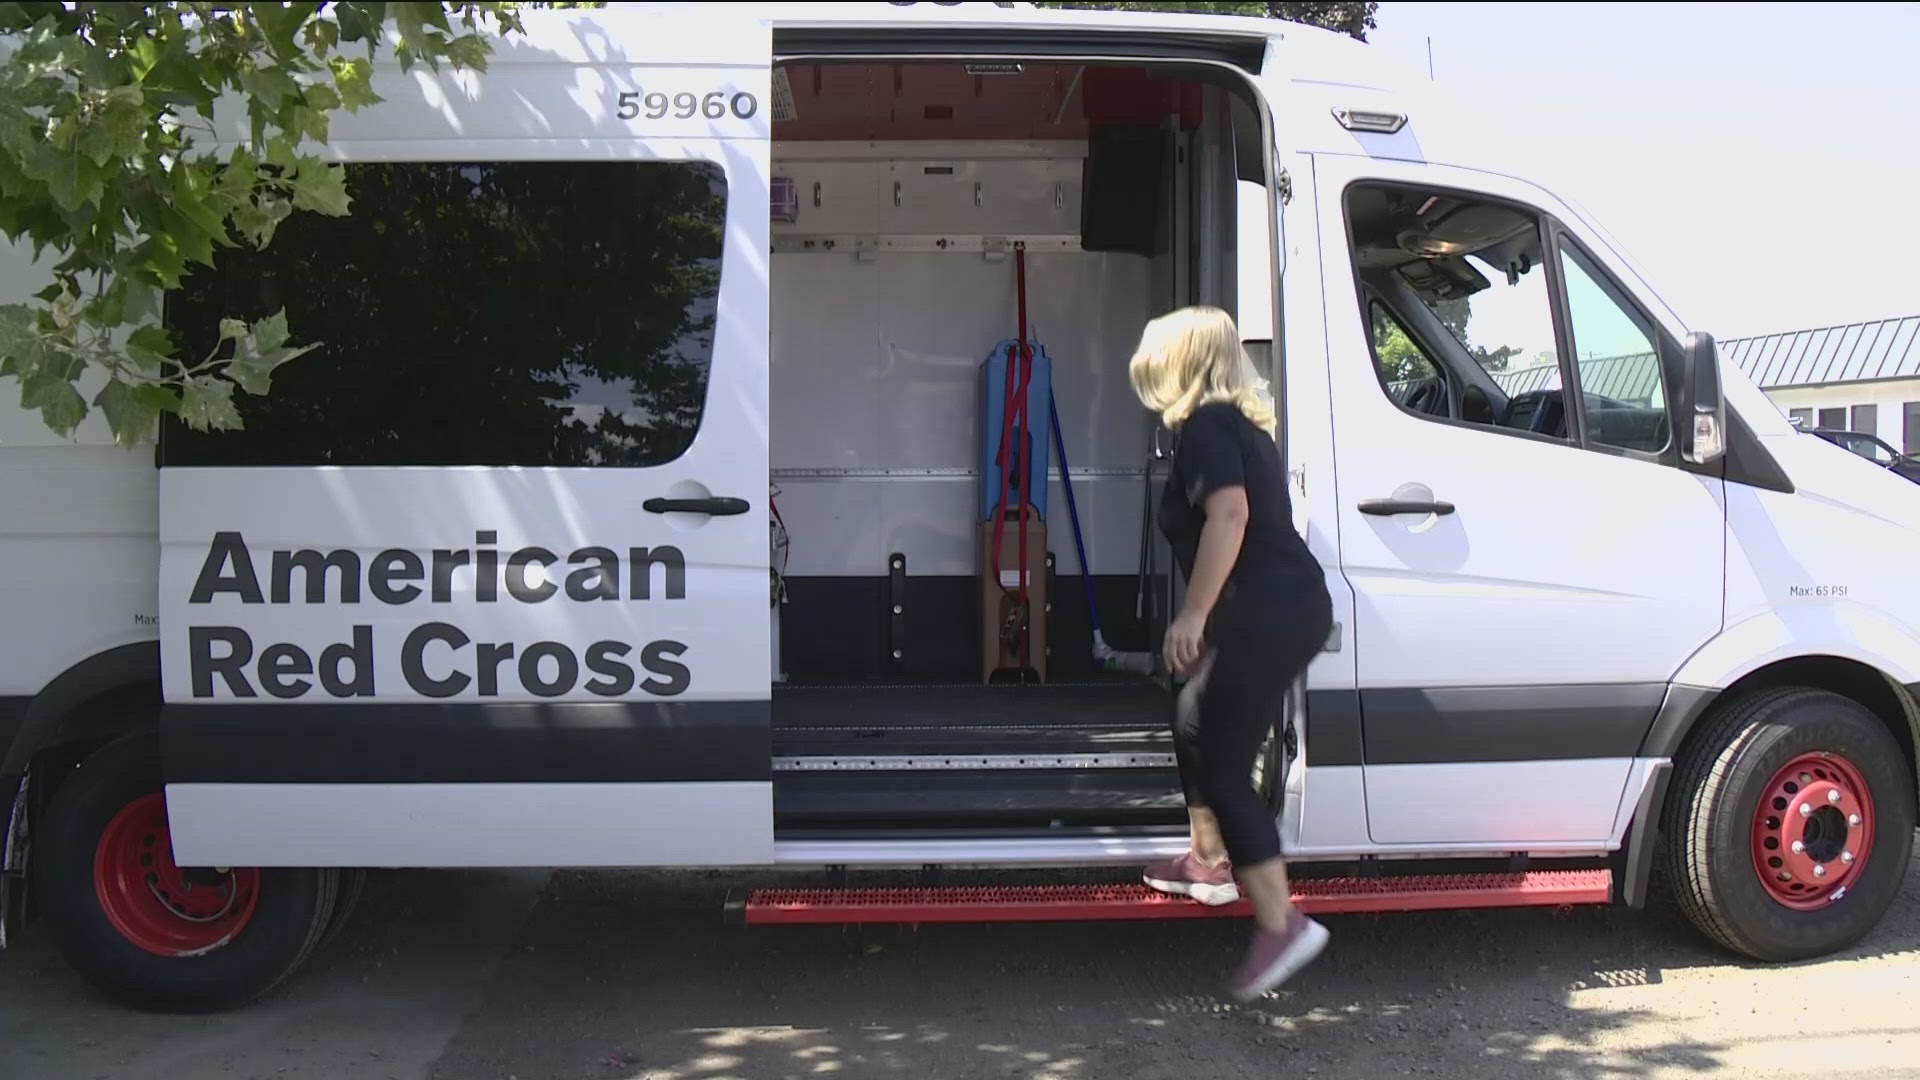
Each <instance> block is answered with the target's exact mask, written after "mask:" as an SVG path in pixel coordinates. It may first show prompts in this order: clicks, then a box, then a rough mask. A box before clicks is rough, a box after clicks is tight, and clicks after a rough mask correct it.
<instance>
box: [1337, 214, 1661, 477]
mask: <svg viewBox="0 0 1920 1080" xmlns="http://www.w3.org/2000/svg"><path fill="white" fill-rule="evenodd" d="M1346 204H1347V221H1348V229H1349V232H1350V239H1351V243H1352V250H1353V259H1354V271H1355V273H1356V275H1357V276H1358V278H1359V282H1360V285H1361V292H1362V294H1363V295H1364V296H1366V297H1367V298H1368V299H1367V300H1366V303H1367V305H1368V307H1367V317H1368V320H1369V323H1370V325H1371V328H1372V331H1373V335H1372V336H1373V343H1374V352H1375V356H1376V362H1377V363H1380V364H1382V365H1383V366H1384V365H1385V364H1386V357H1385V356H1384V355H1382V350H1383V348H1389V347H1393V348H1397V347H1398V346H1397V344H1396V343H1395V340H1394V339H1393V338H1392V336H1391V335H1390V334H1387V333H1386V332H1385V331H1383V329H1382V323H1381V316H1380V314H1379V310H1380V309H1381V308H1383V307H1384V308H1386V309H1388V310H1389V311H1390V313H1391V315H1392V317H1393V322H1394V324H1395V326H1397V327H1398V329H1399V331H1400V332H1401V333H1403V334H1404V335H1405V336H1406V337H1407V338H1409V339H1410V341H1411V342H1412V343H1414V345H1415V346H1416V347H1417V351H1418V352H1419V354H1420V355H1421V356H1423V357H1425V358H1426V359H1427V360H1428V361H1429V362H1430V363H1431V364H1432V365H1433V367H1434V368H1435V369H1436V371H1435V374H1434V375H1433V376H1432V378H1433V379H1434V380H1436V381H1437V382H1439V383H1440V384H1442V385H1444V387H1445V388H1446V390H1447V391H1448V393H1447V394H1446V403H1445V405H1444V407H1440V406H1436V405H1434V403H1433V401H1432V399H1431V398H1428V399H1424V400H1423V402H1422V405H1423V406H1424V407H1420V408H1415V409H1413V411H1414V412H1417V413H1419V414H1421V415H1423V416H1426V417H1427V418H1429V419H1433V420H1436V421H1441V422H1449V423H1459V424H1469V425H1474V426H1479V427H1486V428H1489V429H1493V430H1498V431H1502V432H1505V433H1509V434H1514V435H1521V436H1524V437H1529V438H1547V439H1553V440H1559V441H1568V442H1572V441H1576V440H1577V441H1579V442H1580V443H1581V444H1582V445H1584V446H1587V447H1590V448H1596V449H1605V450H1610V451H1615V452H1618V451H1626V452H1629V453H1632V454H1649V455H1658V454H1662V453H1665V452H1668V451H1669V450H1670V448H1671V445H1672V442H1673V438H1672V422H1671V418H1670V416H1669V415H1668V409H1667V389H1666V386H1665V384H1664V381H1663V380H1664V376H1663V369H1662V356H1661V353H1660V350H1659V348H1658V346H1657V345H1656V341H1657V340H1658V336H1657V332H1656V331H1655V329H1654V328H1653V324H1652V322H1651V320H1650V319H1648V318H1647V316H1646V315H1645V314H1644V313H1643V312H1641V311H1640V310H1639V309H1638V308H1636V307H1634V306H1633V305H1632V304H1631V303H1630V302H1629V301H1627V300H1626V299H1625V298H1624V294H1623V293H1621V292H1620V290H1619V288H1618V287H1617V286H1616V285H1614V284H1613V283H1612V279H1610V278H1609V277H1608V276H1607V275H1606V273H1605V271H1604V270H1602V269H1601V268H1600V266H1599V264H1598V263H1596V262H1595V261H1594V260H1593V259H1592V257H1591V256H1589V255H1588V254H1587V253H1586V252H1585V250H1584V249H1582V248H1581V247H1580V246H1579V245H1578V244H1577V243H1576V242H1575V241H1574V240H1573V239H1572V238H1571V237H1569V236H1567V235H1565V234H1564V233H1562V232H1560V231H1559V226H1558V223H1556V222H1552V221H1551V220H1550V219H1548V218H1546V217H1545V215H1542V214H1540V213H1538V212H1536V211H1533V210H1531V209H1529V208H1527V207H1524V206H1520V205H1517V204H1515V203H1512V202H1507V201H1505V200H1500V199H1495V198H1492V197H1484V198H1483V197H1478V196H1475V195H1472V194H1469V193H1465V192H1460V191H1452V190H1441V189H1428V188H1421V187H1414V186H1407V185H1399V184H1387V183H1359V184H1355V185H1353V186H1352V187H1350V188H1348V191H1347V198H1346ZM1549 226H1551V228H1549ZM1550 232H1551V233H1554V234H1556V235H1555V236H1554V237H1553V238H1552V239H1551V240H1550V237H1549V233H1550ZM1549 260H1551V261H1553V262H1556V263H1558V266H1557V268H1556V267H1553V266H1549V265H1548V262H1549ZM1556 269H1557V277H1556V276H1555V271H1556ZM1556 309H1557V310H1558V312H1559V313H1560V314H1561V315H1562V316H1564V317H1563V318H1561V319H1556V318H1555V315H1556ZM1382 385H1383V386H1384V387H1386V388H1387V390H1388V393H1389V395H1390V396H1394V397H1395V400H1396V401H1400V398H1399V396H1398V395H1397V394H1395V390H1396V384H1395V383H1394V382H1393V381H1392V379H1390V378H1388V377H1387V376H1386V375H1384V374H1383V377H1382ZM1575 388H1577V392H1576V389H1575ZM1413 389H1414V387H1412V386H1411V385H1409V387H1408V392H1409V393H1410V392H1412V390H1413ZM1400 403H1401V404H1403V405H1405V404H1406V403H1405V402H1403V401H1400Z"/></svg>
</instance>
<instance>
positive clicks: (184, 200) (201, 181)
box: [168, 161, 228, 244]
mask: <svg viewBox="0 0 1920 1080" xmlns="http://www.w3.org/2000/svg"><path fill="white" fill-rule="evenodd" d="M212 172H213V167H212V166H211V165H210V164H208V163H207V162H205V161H192V162H179V163H176V164H175V165H174V167H173V170H172V172H171V173H170V174H169V177H168V178H169V179H170V180H171V181H172V183H171V185H170V186H171V187H172V189H173V192H172V198H171V199H170V200H169V201H168V205H170V206H171V207H172V208H173V209H174V211H175V212H177V213H178V214H179V215H180V216H181V217H183V218H186V219H187V220H188V221H190V222H192V223H193V225H194V226H195V227H196V228H198V229H199V230H200V231H201V232H203V233H205V234H206V235H207V236H208V237H210V238H212V240H213V241H214V242H215V243H219V244H226V243H227V242H228V241H227V219H226V215H225V214H223V213H221V212H220V210H219V209H217V208H216V206H215V200H214V182H213V176H212Z"/></svg>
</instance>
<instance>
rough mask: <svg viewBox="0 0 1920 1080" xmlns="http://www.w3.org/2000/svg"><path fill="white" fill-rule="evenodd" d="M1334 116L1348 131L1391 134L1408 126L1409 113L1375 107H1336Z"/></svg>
mask: <svg viewBox="0 0 1920 1080" xmlns="http://www.w3.org/2000/svg"><path fill="white" fill-rule="evenodd" d="M1333 118H1334V119H1335V120H1338V121H1340V126H1341V127H1343V128H1346V129H1347V130H1348V131H1365V132H1371V133H1373V134H1376V135H1391V134H1393V133H1394V132H1396V131H1399V130H1400V129H1401V128H1403V127H1406V126H1407V114H1406V113H1396V112H1380V111H1378V110H1375V109H1347V108H1336V109H1334V110H1333Z"/></svg>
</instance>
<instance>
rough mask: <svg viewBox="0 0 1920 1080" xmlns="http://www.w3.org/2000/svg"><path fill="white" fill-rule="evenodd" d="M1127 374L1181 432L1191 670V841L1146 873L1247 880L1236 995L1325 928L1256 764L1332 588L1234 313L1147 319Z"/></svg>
mask: <svg viewBox="0 0 1920 1080" xmlns="http://www.w3.org/2000/svg"><path fill="white" fill-rule="evenodd" d="M1127 374H1128V376H1129V377H1130V378H1131V379H1132V381H1133V389H1134V392H1135V393H1136V394H1138V395H1139V397H1140V401H1141V403H1142V404H1144V405H1145V406H1146V407H1147V408H1148V409H1150V410H1152V411H1153V412H1155V413H1157V414H1159V416H1160V419H1161V421H1162V422H1163V423H1165V424H1166V425H1167V427H1168V428H1170V429H1172V430H1173V431H1174V432H1175V433H1176V436H1177V438H1178V442H1177V444H1176V448H1175V451H1174V457H1173V471H1172V473H1171V475H1170V476H1169V477H1168V480H1167V487H1166V491H1165V493H1164V494H1163V496H1162V498H1161V503H1160V525H1161V530H1162V531H1163V532H1165V533H1166V536H1167V540H1168V543H1169V544H1170V545H1171V546H1172V547H1173V552H1174V557H1175V559H1176V560H1177V561H1178V562H1179V564H1180V569H1181V572H1182V573H1184V574H1185V575H1186V578H1187V593H1186V601H1185V603H1184V604H1183V605H1182V607H1181V609H1180V612H1179V614H1177V615H1176V616H1175V617H1174V620H1173V623H1172V625H1170V626H1169V627H1167V638H1166V646H1165V649H1166V659H1167V664H1168V666H1169V667H1171V668H1172V669H1173V670H1174V671H1176V672H1179V673H1182V674H1185V675H1186V676H1187V677H1188V681H1187V684H1186V686H1185V688H1184V689H1183V690H1182V691H1181V694H1180V703H1179V708H1178V711H1177V714H1176V719H1175V721H1174V726H1173V739H1174V750H1175V756H1176V758H1177V759H1178V762H1179V766H1180V782H1181V787H1182V788H1183V789H1184V791H1185V795H1186V801H1187V816H1188V821H1189V824H1190V829H1191V843H1190V849H1189V850H1188V852H1187V853H1186V854H1185V855H1182V856H1180V857H1179V858H1177V859H1172V860H1169V861H1168V862H1165V863H1159V864H1156V865H1154V866H1150V867H1148V868H1147V871H1146V875H1145V876H1146V881H1147V884H1149V885H1151V886H1153V887H1154V888H1156V889H1159V890H1161V891H1163V892H1170V893H1176V894H1179V895H1182V896H1191V897H1193V898H1194V899H1196V900H1199V901H1201V902H1202V903H1209V904H1224V903H1228V902H1230V901H1232V900H1236V899H1238V898H1239V895H1240V887H1241V886H1244V887H1245V889H1246V892H1247V896H1248V899H1249V900H1250V901H1251V902H1252V905H1253V914H1254V921H1255V927H1254V934H1253V942H1252V944H1251V946H1250V947H1249V948H1248V950H1247V958H1246V962H1245V963H1244V964H1243V965H1242V966H1241V968H1240V970H1239V972H1238V973H1237V974H1236V975H1235V976H1234V979H1233V982H1232V990H1233V992H1234V993H1235V995H1237V996H1238V997H1240V998H1242V999H1243V1000H1245V999H1250V998H1254V997H1258V996H1259V995H1261V994H1264V993H1266V992H1267V991H1268V990H1270V989H1272V988H1273V987H1275V986H1278V985H1279V984H1280V983H1282V982H1284V981H1285V980H1286V979H1287V978H1289V977H1290V976H1292V975H1293V974H1294V973H1295V972H1297V971H1299V970H1300V969H1301V968H1302V967H1305V966H1306V965H1307V964H1308V963H1309V962H1310V961H1312V960H1313V958H1314V957H1315V956H1317V955H1319V953H1320V950H1321V949H1323V948H1325V947H1326V943H1327V931H1326V928H1325V927H1323V926H1321V925H1320V924H1319V923H1317V922H1315V921H1313V920H1312V919H1309V918H1307V917H1306V916H1305V915H1302V914H1301V913H1300V912H1299V911H1298V910H1296V909H1295V908H1294V906H1293V903H1292V899H1291V893H1290V891H1289V889H1288V886H1287V870H1286V864H1285V863H1284V862H1283V861H1282V860H1281V858H1280V833H1279V829H1278V828H1277V827H1276V826H1275V823H1274V816H1273V812H1272V810H1271V809H1270V808H1269V807H1268V806H1267V804H1266V801H1265V800H1263V799H1262V798H1261V797H1260V794H1259V792H1258V791H1256V790H1255V789H1254V787H1253V781H1252V773H1253V766H1254V758H1255V755H1257V754H1258V753H1259V751H1260V745H1261V743H1262V742H1263V741H1264V740H1265V738H1266V736H1267V733H1268V732H1269V731H1271V730H1273V726H1274V723H1275V721H1276V720H1277V719H1278V718H1279V716H1280V709H1281V703H1282V701H1283V699H1284V696H1285V694H1286V692H1287V688H1288V687H1289V686H1290V685H1291V684H1292V683H1293V681H1294V680H1295V679H1297V678H1298V677H1299V675H1300V673H1301V672H1302V671H1304V670H1305V669H1306V666H1307V663H1308V661H1310V660H1312V659H1313V657H1314V655H1315V654H1316V653H1317V652H1319V650H1320V648H1321V646H1322V645H1323V644H1324V643H1325V642H1326V640H1327V632H1328V631H1329V630H1330V629H1331V628H1332V625H1333V610H1332V603H1331V601H1330V600H1329V599H1328V596H1327V583H1326V576H1325V574H1324V573H1323V571H1322V570H1321V568H1320V564H1319V563H1318V562H1317V561H1315V559H1314V557H1313V555H1312V553H1311V552H1309V551H1308V550H1307V545H1306V542H1305V541H1303V540H1302V539H1301V538H1300V534H1299V533H1297V532H1295V531H1294V528H1293V512H1292V507H1291V505H1290V502H1289V500H1288V497H1287V483H1286V474H1285V471H1284V470H1283V469H1282V468H1281V467H1280V451H1279V447H1278V446H1277V445H1276V443H1275V441H1274V431H1275V429H1276V427H1277V426H1278V422H1277V420H1276V418H1275V416H1274V410H1273V403H1272V401H1271V399H1269V398H1268V397H1267V395H1266V392H1265V391H1266V384H1265V383H1264V382H1263V381H1261V379H1260V378H1259V377H1258V375H1257V374H1256V373H1255V372H1254V370H1253V364H1252V362H1251V361H1250V360H1249V359H1248V357H1247V354H1246V351H1245V350H1244V349H1242V348H1241V346H1240V333H1239V331H1238V330H1237V329H1236V328H1235V327H1234V325H1233V320H1232V318H1230V317H1229V316H1228V315H1227V313H1226V312H1224V311H1221V310H1219V309H1217V308H1208V307H1190V308H1184V309H1182V310H1180V311H1176V312H1173V313H1172V314H1169V315H1165V316H1162V317H1161V318H1158V319H1155V320H1154V321H1152V322H1151V323H1148V324H1147V328H1146V332H1145V333H1144V334H1142V335H1141V338H1140V347H1139V349H1138V350H1137V351H1136V352H1135V353H1134V356H1133V360H1132V362H1131V363H1130V364H1129V365H1128V369H1127ZM1236 879H1238V884H1236Z"/></svg>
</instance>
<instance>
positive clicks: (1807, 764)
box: [1664, 687, 1915, 961]
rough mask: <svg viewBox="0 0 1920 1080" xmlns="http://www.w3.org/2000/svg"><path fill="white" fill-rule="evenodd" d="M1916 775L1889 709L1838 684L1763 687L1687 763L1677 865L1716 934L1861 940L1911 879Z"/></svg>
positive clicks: (1747, 948) (1678, 803) (1713, 727)
mask: <svg viewBox="0 0 1920 1080" xmlns="http://www.w3.org/2000/svg"><path fill="white" fill-rule="evenodd" d="M1914 812H1915V799H1914V780H1913V773H1912V770H1911V769H1910V768H1909V766H1908V764H1907V759H1906V756H1905V755H1904V754H1903V753H1902V752H1901V749H1900V745H1899V743H1898V742H1896V741H1895V740H1894V737H1893V734H1892V733H1891V732H1889V731H1888V730H1887V728H1886V725H1885V724H1883V723H1881V721H1880V720H1879V718H1878V717H1876V716H1874V715H1873V714H1872V713H1871V712H1869V711H1867V709H1866V708H1865V707H1863V706H1861V705H1860V704H1859V703H1857V702H1855V701H1853V700H1852V699H1850V698H1846V697H1842V696H1840V695H1839V694H1834V693H1830V692H1828V691H1825V690H1815V689H1811V688H1806V687H1781V688H1771V689H1765V690H1759V691H1756V692H1754V693H1752V694H1748V695H1744V696H1742V697H1740V698H1738V699H1735V700H1733V701H1730V702H1728V703H1726V704H1725V705H1723V706H1722V707H1721V708H1720V709H1719V710H1717V711H1716V713H1715V714H1714V715H1713V716H1711V717H1709V718H1708V720H1707V721H1706V724H1705V727H1704V728H1703V729H1702V730H1701V731H1700V732H1699V733H1698V734H1697V736H1696V737H1695V738H1694V739H1692V740H1691V741H1690V742H1689V743H1688V746H1687V748H1686V749H1685V751H1683V753H1682V754H1681V757H1680V759H1679V761H1678V762H1676V773H1675V776H1674V790H1673V796H1672V798H1671V799H1670V800H1669V801H1668V805H1667V811H1666V815H1665V817H1666V820H1665V822H1664V833H1665V836H1666V841H1667V843H1666V858H1665V870H1666V873H1667V877H1668V881H1669V883H1670V885H1671V887H1672V892H1673V894H1674V897H1675V899H1676V900H1677V902H1678V904H1679V907H1680V910H1681V911H1682V913H1683V914H1685V915H1686V917H1687V919H1688V921H1690V922H1692V923H1693V925H1694V926H1695V927H1697V928H1698V929H1699V930H1700V931H1701V932H1702V933H1704V934H1705V935H1706V936H1707V937H1709V938H1711V939H1713V940H1714V941H1716V942H1718V943H1719V944H1721V945H1724V946H1725V947H1727V948H1729V949H1732V950H1734V951H1736V952H1740V953H1744V954H1746V955H1747V956H1751V957H1754V958H1755V959H1759V960H1769V961H1785V960H1804V959H1808V958H1811V957H1816V956H1824V955H1826V954H1828V953H1831V952H1835V951H1837V950H1839V949H1843V948H1846V947H1847V946H1849V945H1851V944H1853V943H1854V942H1856V941H1858V940H1860V939H1861V938H1862V937H1864V936H1865V935H1866V933H1867V932H1868V931H1869V930H1871V929H1872V928H1873V927H1874V925H1875V924H1876V923H1878V922H1879V921H1880V918H1881V916H1882V915H1884V914H1885V913H1886V910H1887V908H1888V906H1889V905H1891V904H1892V903H1893V900H1894V898H1895V897H1896V895H1897V894H1898V892H1899V889H1900V885H1901V882H1902V881H1903V880H1904V879H1905V877H1906V869H1907V860H1908V857H1909V854H1910V852H1911V850H1912V846H1913V828H1914Z"/></svg>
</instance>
